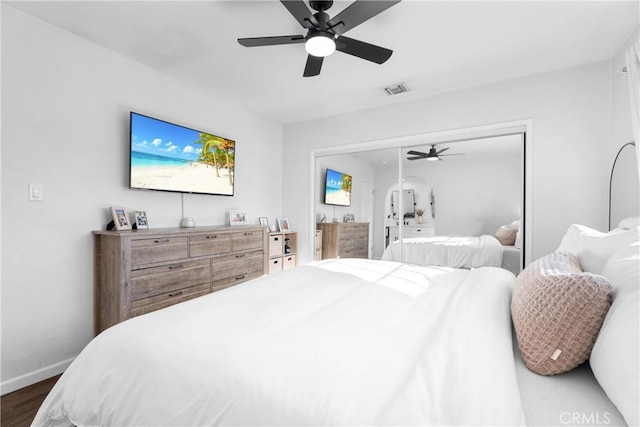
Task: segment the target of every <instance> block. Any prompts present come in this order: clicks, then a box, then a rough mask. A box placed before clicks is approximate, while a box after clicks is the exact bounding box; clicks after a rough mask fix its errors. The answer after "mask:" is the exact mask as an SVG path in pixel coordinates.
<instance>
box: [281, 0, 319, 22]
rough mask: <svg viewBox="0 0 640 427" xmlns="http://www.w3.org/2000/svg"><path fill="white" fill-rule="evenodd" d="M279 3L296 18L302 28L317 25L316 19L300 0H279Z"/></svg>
mask: <svg viewBox="0 0 640 427" xmlns="http://www.w3.org/2000/svg"><path fill="white" fill-rule="evenodd" d="M280 3H282V4H283V5H284V7H286V8H287V10H288V11H289V13H290V14H291V15H293V17H294V18H296V21H298V23H300V25H302V26H303V27H304V28H315V27H318V26H319V23H318V20H317V19H316V18H315V17H314V16H313V14H312V13H311V11H310V10H309V8H308V7H307V5H306V4H305V3H304V1H302V0H280Z"/></svg>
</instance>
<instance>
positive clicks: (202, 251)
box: [189, 233, 231, 258]
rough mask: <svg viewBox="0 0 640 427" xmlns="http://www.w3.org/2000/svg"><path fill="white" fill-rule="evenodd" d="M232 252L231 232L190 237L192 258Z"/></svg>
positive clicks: (190, 254)
mask: <svg viewBox="0 0 640 427" xmlns="http://www.w3.org/2000/svg"><path fill="white" fill-rule="evenodd" d="M225 252H231V233H211V234H198V235H195V236H190V237H189V256H190V257H191V258H195V257H199V256H206V255H213V254H219V253H225Z"/></svg>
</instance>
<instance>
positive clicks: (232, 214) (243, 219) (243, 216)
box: [229, 209, 247, 225]
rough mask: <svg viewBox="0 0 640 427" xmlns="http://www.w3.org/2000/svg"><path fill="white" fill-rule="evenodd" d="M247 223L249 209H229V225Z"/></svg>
mask: <svg viewBox="0 0 640 427" xmlns="http://www.w3.org/2000/svg"><path fill="white" fill-rule="evenodd" d="M246 223H247V211H243V210H238V209H233V210H230V211H229V225H245V224H246Z"/></svg>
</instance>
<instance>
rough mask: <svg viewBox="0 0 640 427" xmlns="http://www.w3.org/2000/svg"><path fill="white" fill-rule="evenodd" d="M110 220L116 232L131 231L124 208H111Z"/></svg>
mask: <svg viewBox="0 0 640 427" xmlns="http://www.w3.org/2000/svg"><path fill="white" fill-rule="evenodd" d="M109 210H110V211H111V218H112V219H113V224H114V226H115V228H116V230H117V231H122V230H131V222H130V221H129V215H128V214H127V211H126V210H125V209H124V208H121V207H116V206H111V207H110V208H109Z"/></svg>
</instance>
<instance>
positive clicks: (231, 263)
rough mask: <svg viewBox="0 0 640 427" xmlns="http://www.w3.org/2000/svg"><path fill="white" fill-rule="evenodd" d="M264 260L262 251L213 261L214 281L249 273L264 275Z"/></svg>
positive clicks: (227, 256) (212, 274)
mask: <svg viewBox="0 0 640 427" xmlns="http://www.w3.org/2000/svg"><path fill="white" fill-rule="evenodd" d="M263 263H264V259H263V258H262V251H254V252H244V253H240V254H233V255H225V256H222V257H219V258H215V259H214V260H213V268H212V272H211V276H212V281H213V282H215V281H218V280H222V279H228V278H232V277H240V276H242V275H246V274H247V273H252V272H257V273H259V274H262V269H263Z"/></svg>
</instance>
